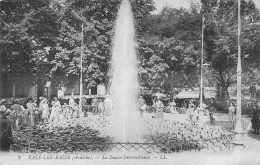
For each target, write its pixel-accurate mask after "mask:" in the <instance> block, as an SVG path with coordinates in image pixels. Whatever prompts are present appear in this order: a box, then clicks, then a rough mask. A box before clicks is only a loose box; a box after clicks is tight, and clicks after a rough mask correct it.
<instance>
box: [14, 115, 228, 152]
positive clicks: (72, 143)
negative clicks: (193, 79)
mask: <svg viewBox="0 0 260 165" xmlns="http://www.w3.org/2000/svg"><path fill="white" fill-rule="evenodd" d="M142 120H143V124H144V130H143V139H144V142H142V143H151V144H156V145H157V146H158V147H159V148H160V152H176V151H186V150H201V149H203V148H209V146H218V147H220V148H223V147H224V146H225V145H226V144H228V143H229V142H230V140H231V138H230V134H229V133H228V132H227V131H224V130H222V129H221V128H220V127H214V126H208V125H205V124H202V123H190V122H186V123H182V122H177V121H172V120H166V119H157V118H156V119H148V118H142ZM110 122H111V121H110V120H109V118H101V117H100V118H99V117H96V118H91V117H88V118H82V119H72V120H68V121H62V122H59V123H49V124H45V125H40V126H39V127H29V126H23V127H21V128H19V129H17V130H14V139H15V141H16V142H17V143H16V146H18V145H20V150H21V147H25V148H26V149H28V148H29V150H31V151H32V152H106V151H110V147H111V146H110V144H111V143H115V141H113V138H112V137H111V136H110V137H109V131H110V129H113V128H111V127H109V126H110ZM21 135H22V136H21ZM26 141H28V143H29V146H28V145H27V146H26V145H25V146H22V145H24V142H26ZM20 142H23V143H20ZM14 146H15V145H14ZM17 148H19V146H18V147H17Z"/></svg>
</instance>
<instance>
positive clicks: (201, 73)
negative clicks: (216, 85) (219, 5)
mask: <svg viewBox="0 0 260 165" xmlns="http://www.w3.org/2000/svg"><path fill="white" fill-rule="evenodd" d="M201 33H202V37H201V43H202V44H201V59H200V60H201V66H200V109H202V103H203V90H202V89H203V53H204V51H203V49H204V45H203V44H204V42H203V38H204V15H203V16H202V30H201Z"/></svg>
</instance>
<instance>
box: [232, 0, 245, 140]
mask: <svg viewBox="0 0 260 165" xmlns="http://www.w3.org/2000/svg"><path fill="white" fill-rule="evenodd" d="M240 12H241V11H240V0H238V35H237V40H238V41H237V43H238V45H237V46H238V59H237V108H236V124H235V132H236V136H235V139H234V143H235V144H243V137H242V132H243V129H242V124H241V98H242V96H241V77H242V67H241V48H240V34H241V13H240Z"/></svg>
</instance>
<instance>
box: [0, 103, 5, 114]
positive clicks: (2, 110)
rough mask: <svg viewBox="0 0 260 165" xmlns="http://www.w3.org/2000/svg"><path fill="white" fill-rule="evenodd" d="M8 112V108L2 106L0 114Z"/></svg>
mask: <svg viewBox="0 0 260 165" xmlns="http://www.w3.org/2000/svg"><path fill="white" fill-rule="evenodd" d="M5 111H6V107H5V106H4V105H1V106H0V114H3V113H4V112H5Z"/></svg>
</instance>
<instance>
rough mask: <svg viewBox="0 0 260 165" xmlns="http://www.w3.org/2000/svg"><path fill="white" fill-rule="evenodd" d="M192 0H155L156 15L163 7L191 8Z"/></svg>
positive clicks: (195, 0)
mask: <svg viewBox="0 0 260 165" xmlns="http://www.w3.org/2000/svg"><path fill="white" fill-rule="evenodd" d="M190 1H191V0H154V3H155V7H156V9H157V10H156V11H155V12H154V14H157V13H159V12H160V11H161V10H162V8H163V7H165V6H169V7H172V8H181V7H184V8H189V6H190ZM192 1H193V2H200V0H192ZM253 1H254V3H255V4H256V6H257V8H259V9H260V0H253Z"/></svg>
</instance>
